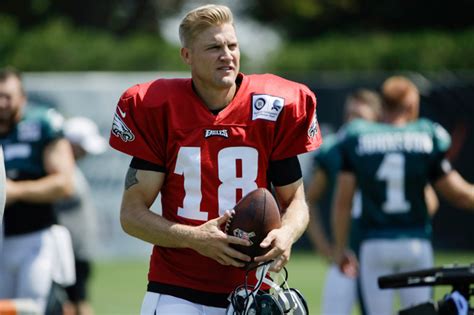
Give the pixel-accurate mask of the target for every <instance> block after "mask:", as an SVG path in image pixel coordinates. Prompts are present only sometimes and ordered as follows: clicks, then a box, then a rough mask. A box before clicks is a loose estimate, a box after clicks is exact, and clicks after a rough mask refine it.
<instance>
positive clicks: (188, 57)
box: [181, 47, 192, 65]
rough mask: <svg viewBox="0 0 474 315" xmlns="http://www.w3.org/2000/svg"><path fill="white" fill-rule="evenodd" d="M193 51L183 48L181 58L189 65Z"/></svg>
mask: <svg viewBox="0 0 474 315" xmlns="http://www.w3.org/2000/svg"><path fill="white" fill-rule="evenodd" d="M191 55H192V53H191V50H190V49H189V48H187V47H181V58H182V59H183V61H184V62H185V63H186V64H187V65H191V59H192V58H191Z"/></svg>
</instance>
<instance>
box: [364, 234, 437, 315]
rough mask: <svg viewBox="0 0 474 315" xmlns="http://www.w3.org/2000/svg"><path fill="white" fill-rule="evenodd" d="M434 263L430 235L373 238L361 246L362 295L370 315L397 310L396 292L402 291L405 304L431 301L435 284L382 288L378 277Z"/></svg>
mask: <svg viewBox="0 0 474 315" xmlns="http://www.w3.org/2000/svg"><path fill="white" fill-rule="evenodd" d="M431 267H433V248H432V246H431V243H430V242H429V241H428V240H426V239H413V238H410V239H371V240H366V241H364V242H363V243H362V246H361V249H360V277H361V287H362V289H361V290H362V297H363V299H364V302H365V307H366V310H367V313H368V314H369V315H385V314H386V315H390V314H393V313H394V312H393V310H392V308H393V296H394V293H395V292H398V293H399V294H400V302H401V307H402V308H406V307H409V306H412V305H416V304H420V303H423V302H427V301H428V300H430V299H431V298H432V288H431V287H416V288H406V289H395V290H394V289H379V286H378V278H379V277H380V276H385V275H389V274H394V273H398V272H408V271H415V270H418V269H426V268H431Z"/></svg>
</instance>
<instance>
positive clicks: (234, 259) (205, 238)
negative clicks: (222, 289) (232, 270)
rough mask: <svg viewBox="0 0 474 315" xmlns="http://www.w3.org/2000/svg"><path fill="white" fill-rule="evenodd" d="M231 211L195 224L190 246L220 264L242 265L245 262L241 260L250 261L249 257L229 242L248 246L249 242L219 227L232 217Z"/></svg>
mask: <svg viewBox="0 0 474 315" xmlns="http://www.w3.org/2000/svg"><path fill="white" fill-rule="evenodd" d="M231 211H232V210H230V211H229V210H228V211H226V212H225V213H224V215H222V216H220V217H218V218H215V219H213V220H210V221H207V222H206V223H203V224H201V225H199V226H196V227H195V236H196V238H195V241H194V242H193V244H192V245H191V246H190V247H191V248H192V249H194V250H195V251H197V252H198V253H199V254H201V255H203V256H206V257H209V258H212V259H214V260H216V261H217V262H218V263H220V264H222V265H226V266H229V265H230V266H234V267H244V266H245V263H243V262H250V261H251V257H249V256H247V255H245V254H243V253H241V252H239V251H237V250H235V249H233V248H232V247H230V244H236V245H243V246H250V242H249V241H248V240H244V239H241V238H238V237H235V236H231V235H227V234H226V233H224V232H223V231H222V229H221V226H223V225H225V224H226V222H227V220H229V219H230V218H231V217H232V212H231Z"/></svg>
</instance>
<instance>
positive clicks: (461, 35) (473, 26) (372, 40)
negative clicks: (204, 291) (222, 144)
mask: <svg viewBox="0 0 474 315" xmlns="http://www.w3.org/2000/svg"><path fill="white" fill-rule="evenodd" d="M204 3H206V2H204V1H192V0H189V1H185V0H103V1H96V0H81V1H62V0H1V1H0V67H4V66H7V65H11V66H14V67H16V68H18V69H19V70H21V71H23V72H24V78H25V86H26V89H27V93H28V96H29V101H30V103H32V104H35V105H38V106H53V107H56V108H57V109H58V110H59V111H60V112H61V113H62V114H63V115H64V116H65V117H66V118H68V117H72V116H77V115H81V116H86V117H89V118H92V119H93V120H94V121H95V122H96V123H97V124H98V125H99V128H100V131H101V134H102V135H103V136H104V137H107V138H108V134H109V131H110V126H111V122H112V117H113V112H114V108H115V105H116V102H117V101H118V98H119V97H120V94H121V93H122V92H123V91H124V90H125V89H126V88H127V87H129V86H131V85H133V84H135V83H138V82H144V81H149V80H153V79H155V78H157V77H188V76H189V73H188V72H187V68H186V67H185V65H184V64H183V63H182V62H181V60H180V57H179V43H178V24H179V21H180V20H181V18H182V17H183V15H184V13H185V12H186V11H188V10H189V9H192V8H194V7H196V6H198V5H201V4H204ZM214 3H223V4H226V5H228V6H229V7H231V9H232V10H233V12H234V14H235V19H236V27H237V33H238V36H239V40H240V42H241V51H242V58H243V59H242V68H241V70H242V71H243V72H245V73H265V72H272V73H274V74H277V75H281V76H285V77H287V78H289V79H293V80H296V81H299V82H303V83H305V84H307V85H308V86H309V87H310V88H311V89H312V90H313V91H314V92H315V93H316V96H317V99H318V118H319V121H320V123H321V125H322V127H323V131H324V132H330V131H335V130H337V128H338V127H339V126H340V124H341V122H342V114H341V113H342V106H343V102H344V99H345V97H346V95H347V94H348V93H349V92H351V91H353V90H354V89H356V88H360V87H367V88H374V89H378V88H379V86H380V84H381V82H382V81H383V80H384V79H385V78H386V77H387V76H389V75H391V74H395V73H397V74H404V75H407V76H409V77H410V78H411V79H413V80H414V81H415V82H416V83H417V85H418V86H419V87H420V89H421V92H422V104H421V115H422V116H424V117H428V118H431V119H433V120H435V121H438V122H439V123H441V124H442V125H443V126H444V127H445V128H446V129H447V130H448V131H449V132H450V134H451V136H452V137H453V147H452V149H451V151H450V159H451V161H452V163H453V165H454V167H455V168H456V169H458V170H459V172H460V173H461V174H462V175H463V176H464V177H465V178H466V179H467V180H469V181H471V182H473V181H474V166H473V162H472V161H474V130H473V123H472V122H473V121H474V104H473V100H474V19H473V15H472V12H474V1H468V0H451V1H449V3H446V2H445V1H436V0H434V1H433V0H412V1H402V0H398V1H397V0H385V1H380V0H240V1H217V0H216V1H214ZM129 160H130V159H129V158H128V157H126V156H124V155H123V154H120V153H117V152H116V151H113V150H111V149H109V150H107V152H106V153H105V154H103V155H101V156H91V157H88V158H87V159H86V160H85V161H82V164H81V165H80V166H81V168H82V169H83V170H84V172H85V175H86V177H87V178H88V179H89V181H90V184H91V186H92V189H93V198H94V200H95V202H96V206H97V208H98V214H97V215H98V218H99V224H100V235H99V236H100V239H99V241H98V244H97V253H96V256H97V260H98V261H108V260H110V259H119V258H123V259H136V258H139V259H142V261H143V262H145V263H146V261H147V256H148V255H149V253H150V252H149V246H148V245H146V244H144V243H143V242H141V241H137V240H135V239H133V238H131V237H129V236H126V235H125V233H123V232H122V230H121V227H120V225H119V221H118V212H119V206H120V196H121V191H122V187H123V179H124V176H125V172H126V169H127V166H128V163H129ZM302 164H303V167H304V168H305V170H307V171H309V170H310V164H311V156H310V155H305V156H303V157H302ZM306 174H308V173H306ZM308 175H309V174H308ZM154 209H156V211H160V210H159V205H155V206H154ZM472 226H474V214H472V213H467V212H464V211H461V210H458V209H454V208H452V207H451V206H449V205H447V204H445V203H444V202H443V200H441V208H440V211H439V212H438V213H437V214H436V216H435V218H434V245H435V249H439V250H444V251H446V250H457V251H458V250H462V251H463V252H465V253H467V256H468V257H470V259H471V261H474V232H473V229H472ZM297 247H298V248H299V249H301V250H308V249H309V245H308V242H307V241H306V239H305V238H304V237H303V238H302V240H301V241H300V242H299V243H298V244H297ZM471 254H472V255H471ZM144 268H146V266H144ZM118 270H119V269H118ZM141 273H142V275H143V277H144V275H145V273H146V270H142V271H141ZM138 281H139V283H140V284H141V287H142V288H143V289H141V290H143V291H144V283H145V279H144V278H141V279H139V280H138ZM138 294H139V295H140V296H141V294H142V292H138Z"/></svg>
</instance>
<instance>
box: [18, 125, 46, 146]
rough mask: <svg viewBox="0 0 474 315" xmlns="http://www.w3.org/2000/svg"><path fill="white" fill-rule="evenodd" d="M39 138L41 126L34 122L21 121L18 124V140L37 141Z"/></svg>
mask: <svg viewBox="0 0 474 315" xmlns="http://www.w3.org/2000/svg"><path fill="white" fill-rule="evenodd" d="M40 138H41V124H40V123H39V122H36V121H22V122H20V123H19V124H18V140H19V141H25V142H34V141H38V140H39V139H40Z"/></svg>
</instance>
